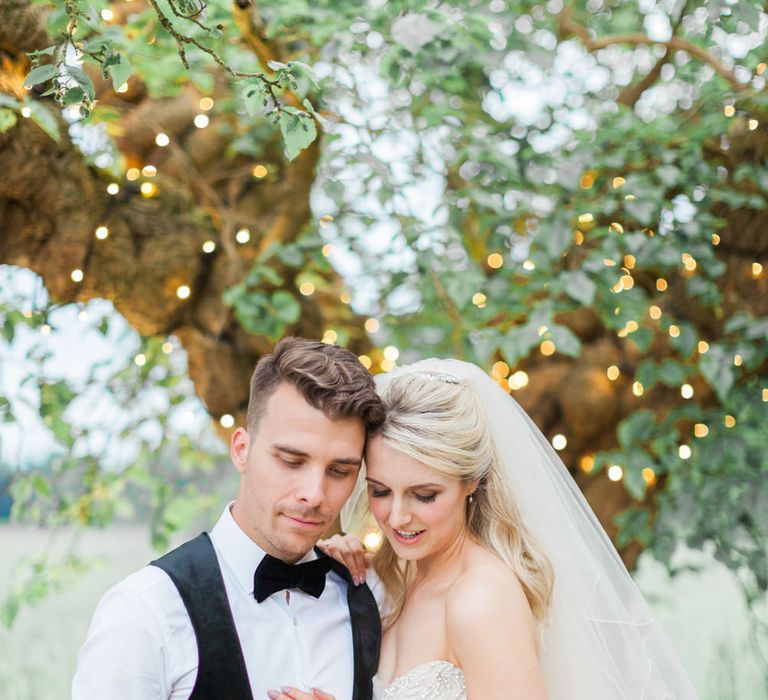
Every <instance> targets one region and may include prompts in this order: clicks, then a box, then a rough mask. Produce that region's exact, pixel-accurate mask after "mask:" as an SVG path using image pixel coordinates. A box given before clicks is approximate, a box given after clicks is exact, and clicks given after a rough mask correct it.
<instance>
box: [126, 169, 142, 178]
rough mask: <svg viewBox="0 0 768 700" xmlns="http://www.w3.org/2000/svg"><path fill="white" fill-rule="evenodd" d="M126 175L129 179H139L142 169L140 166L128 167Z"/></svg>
mask: <svg viewBox="0 0 768 700" xmlns="http://www.w3.org/2000/svg"><path fill="white" fill-rule="evenodd" d="M125 177H126V179H128V180H131V181H133V180H138V179H139V178H140V177H141V170H139V169H138V168H128V170H127V171H126V172H125Z"/></svg>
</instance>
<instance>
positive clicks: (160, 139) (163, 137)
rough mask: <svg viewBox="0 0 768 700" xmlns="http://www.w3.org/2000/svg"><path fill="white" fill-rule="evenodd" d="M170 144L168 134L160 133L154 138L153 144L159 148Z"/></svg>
mask: <svg viewBox="0 0 768 700" xmlns="http://www.w3.org/2000/svg"><path fill="white" fill-rule="evenodd" d="M170 142H171V138H170V136H168V134H164V133H162V132H160V133H159V134H158V135H157V136H155V143H156V144H157V145H158V146H160V148H165V147H166V146H167V145H168V144H169V143H170Z"/></svg>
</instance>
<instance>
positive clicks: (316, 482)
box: [296, 469, 325, 508]
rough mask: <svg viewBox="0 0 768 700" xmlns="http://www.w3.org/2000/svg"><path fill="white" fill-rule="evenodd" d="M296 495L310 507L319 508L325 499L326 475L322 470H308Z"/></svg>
mask: <svg viewBox="0 0 768 700" xmlns="http://www.w3.org/2000/svg"><path fill="white" fill-rule="evenodd" d="M296 495H297V497H298V499H299V500H300V501H301V502H302V503H303V504H304V505H306V506H308V507H310V508H317V507H319V506H321V505H322V504H323V502H324V501H325V475H324V474H323V473H322V472H319V471H318V472H315V471H314V470H309V469H308V470H307V471H306V472H305V473H304V474H303V475H302V479H301V482H300V483H299V486H298V489H297V492H296Z"/></svg>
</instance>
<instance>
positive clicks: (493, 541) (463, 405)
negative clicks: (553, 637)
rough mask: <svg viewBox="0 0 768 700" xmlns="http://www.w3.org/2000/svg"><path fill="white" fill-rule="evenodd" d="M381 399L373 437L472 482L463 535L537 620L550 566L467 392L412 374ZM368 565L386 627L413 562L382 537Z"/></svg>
mask: <svg viewBox="0 0 768 700" xmlns="http://www.w3.org/2000/svg"><path fill="white" fill-rule="evenodd" d="M381 398H382V400H383V402H384V406H385V409H386V418H385V420H384V423H383V424H382V426H381V428H380V429H379V431H377V434H378V435H380V436H381V437H382V439H383V440H384V443H385V444H386V445H388V446H389V447H391V448H393V449H395V450H397V451H398V452H401V453H402V454H404V455H407V456H408V457H411V458H412V459H415V460H417V461H419V462H421V463H423V464H426V465H427V466H428V467H430V468H431V469H434V470H435V471H437V472H440V473H441V474H445V475H448V476H451V477H455V478H458V479H461V480H463V481H467V482H469V481H472V482H477V484H478V486H477V489H476V490H475V492H474V494H473V497H472V501H471V502H470V503H468V504H467V506H466V508H467V526H468V529H469V532H470V534H471V536H472V537H473V539H474V540H476V541H477V542H479V543H480V544H481V545H483V546H485V547H486V548H487V549H489V550H491V551H493V552H495V553H496V554H497V555H498V556H499V557H501V559H502V560H503V561H504V562H506V563H507V565H508V566H509V567H510V568H511V569H512V571H513V572H514V573H515V575H516V576H517V578H518V580H519V581H520V583H521V584H522V586H523V590H524V591H525V595H526V597H527V599H528V604H529V605H530V607H531V611H532V612H533V614H534V617H535V618H536V619H538V620H542V619H543V618H544V617H545V615H546V612H547V609H548V607H549V603H550V600H551V597H552V586H553V582H554V574H553V570H552V566H551V564H550V563H549V560H548V559H547V557H546V556H545V555H544V553H543V552H542V551H541V550H540V549H539V548H538V546H537V544H536V542H535V541H534V539H533V537H532V536H531V534H530V533H529V532H528V530H527V528H526V526H525V524H524V523H523V520H522V517H521V515H520V511H519V509H518V507H517V504H516V502H515V500H514V496H513V493H512V488H511V486H510V484H509V483H505V476H504V474H503V473H502V470H501V469H502V468H501V464H502V463H501V461H500V460H499V459H498V458H497V453H496V448H495V446H494V443H493V440H492V438H491V435H490V432H489V430H488V427H487V423H486V420H485V415H484V411H483V407H482V405H481V404H480V402H479V401H478V399H477V397H476V396H475V393H474V392H473V391H472V389H471V387H470V386H468V385H467V384H465V383H464V382H463V381H461V380H458V379H456V378H454V377H452V376H450V375H443V374H439V373H434V374H432V373H424V372H412V373H407V374H403V375H402V376H399V377H395V378H393V379H392V380H391V381H390V382H389V384H388V386H387V387H386V389H385V390H384V393H383V394H382V397H381ZM373 566H374V568H375V570H376V573H377V574H378V576H379V578H381V580H382V583H383V584H384V587H385V589H386V591H387V594H388V596H389V598H390V602H391V608H390V609H389V611H388V615H387V619H386V620H385V622H387V623H389V624H391V623H392V622H393V621H394V620H396V619H397V617H398V616H399V615H400V613H401V612H402V608H403V603H404V600H405V592H406V588H407V585H408V583H409V582H410V580H411V579H412V576H413V573H414V571H413V563H412V562H410V561H402V560H400V559H398V557H397V555H396V554H395V552H394V550H393V549H392V546H391V545H390V544H389V542H388V541H387V540H386V539H385V540H384V541H383V543H382V545H381V547H380V548H379V550H378V551H377V552H376V554H375V555H374V558H373Z"/></svg>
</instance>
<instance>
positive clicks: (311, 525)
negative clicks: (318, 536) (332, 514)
mask: <svg viewBox="0 0 768 700" xmlns="http://www.w3.org/2000/svg"><path fill="white" fill-rule="evenodd" d="M283 515H284V516H285V517H286V518H288V520H290V521H291V522H293V523H295V524H296V525H298V526H299V527H303V528H306V529H308V530H314V529H315V528H317V527H321V526H322V525H323V522H322V521H317V520H303V519H302V518H297V517H296V516H295V515H288V513H283Z"/></svg>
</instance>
